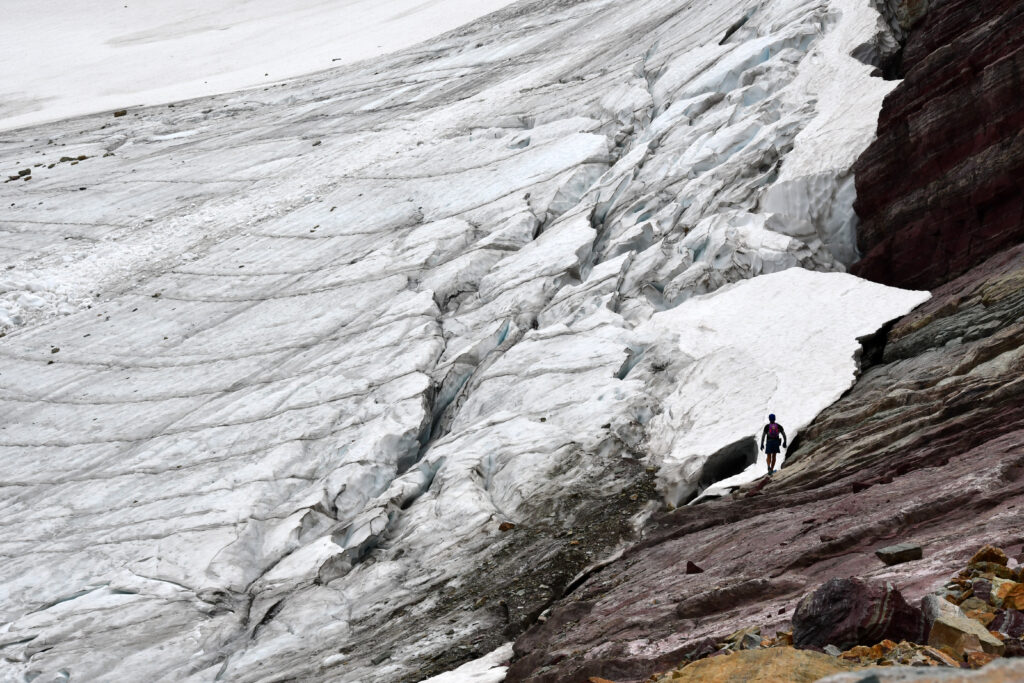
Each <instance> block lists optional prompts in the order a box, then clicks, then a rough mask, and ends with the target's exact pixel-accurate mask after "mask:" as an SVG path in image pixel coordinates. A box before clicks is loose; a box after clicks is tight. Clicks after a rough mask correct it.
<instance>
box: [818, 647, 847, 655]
mask: <svg viewBox="0 0 1024 683" xmlns="http://www.w3.org/2000/svg"><path fill="white" fill-rule="evenodd" d="M822 652H824V653H825V654H827V655H828V656H830V657H838V656H839V655H841V654H843V651H842V650H840V649H839V648H838V647H836V646H835V645H826V646H825V647H824V648H823V649H822Z"/></svg>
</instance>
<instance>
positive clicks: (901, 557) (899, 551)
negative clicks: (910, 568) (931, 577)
mask: <svg viewBox="0 0 1024 683" xmlns="http://www.w3.org/2000/svg"><path fill="white" fill-rule="evenodd" d="M875 555H876V556H877V557H878V559H880V560H881V561H882V562H885V564H887V565H888V566H890V567H891V566H892V565H894V564H903V563H904V562H912V561H914V560H920V559H921V558H922V557H923V556H924V554H923V553H922V551H921V546H919V545H917V544H915V543H899V544H897V545H890V546H887V547H885V548H879V549H878V550H876V551H875Z"/></svg>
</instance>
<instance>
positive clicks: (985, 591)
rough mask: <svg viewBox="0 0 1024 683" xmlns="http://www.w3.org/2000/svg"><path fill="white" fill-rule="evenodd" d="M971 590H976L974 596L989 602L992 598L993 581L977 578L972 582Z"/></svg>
mask: <svg viewBox="0 0 1024 683" xmlns="http://www.w3.org/2000/svg"><path fill="white" fill-rule="evenodd" d="M971 590H972V591H973V592H974V597H975V598H977V599H979V600H981V601H982V602H989V601H990V600H991V599H992V582H991V581H989V580H988V579H975V580H974V581H973V582H972V583H971ZM965 609H969V608H965Z"/></svg>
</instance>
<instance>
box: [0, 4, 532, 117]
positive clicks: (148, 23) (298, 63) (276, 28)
mask: <svg viewBox="0 0 1024 683" xmlns="http://www.w3.org/2000/svg"><path fill="white" fill-rule="evenodd" d="M511 2H512V0H443V1H440V0H427V1H424V0H375V1H372V2H371V1H370V0H288V2H281V1H280V0H173V2H168V1H167V0H91V1H90V2H67V1H66V0H33V1H32V2H19V1H18V0H3V1H2V2H0V7H2V10H3V21H2V22H0V48H2V49H3V53H4V59H3V60H2V61H0V130H6V129H11V128H17V127H21V126H28V125H32V124H37V123H41V122H44V121H55V120H57V119H62V118H66V117H69V116H76V115H80V114H89V113H92V112H97V111H102V110H105V109H109V110H114V109H121V108H123V107H136V106H139V105H153V104H163V103H167V102H175V101H178V100H184V99H189V98H193V97H200V96H203V95H213V94H216V93H221V92H227V91H229V90H237V89H239V88H248V87H253V86H257V85H259V86H266V85H270V84H273V83H277V82H280V81H282V80H284V79H286V78H290V77H294V76H299V75H302V74H307V73H311V72H314V71H322V70H324V69H329V68H331V67H334V66H337V65H338V64H347V63H351V62H355V61H358V60H362V59H372V58H375V57H380V56H381V55H384V54H387V53H389V52H394V51H395V50H400V49H402V48H406V47H409V46H411V45H415V44H416V43H419V42H422V41H424V40H427V39H428V38H433V37H434V36H437V35H439V34H441V33H444V32H445V31H450V30H452V29H454V28H456V27H458V26H461V25H462V24H465V23H466V22H469V21H472V20H473V19H477V18H479V17H481V16H483V15H485V14H488V13H490V12H493V11H495V10H498V9H501V8H502V7H504V6H506V5H508V4H510V3H511Z"/></svg>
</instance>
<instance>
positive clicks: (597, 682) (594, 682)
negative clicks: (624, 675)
mask: <svg viewBox="0 0 1024 683" xmlns="http://www.w3.org/2000/svg"><path fill="white" fill-rule="evenodd" d="M587 683H614V682H613V681H609V680H608V679H607V678H601V677H600V676H591V677H590V678H588V679H587Z"/></svg>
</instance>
